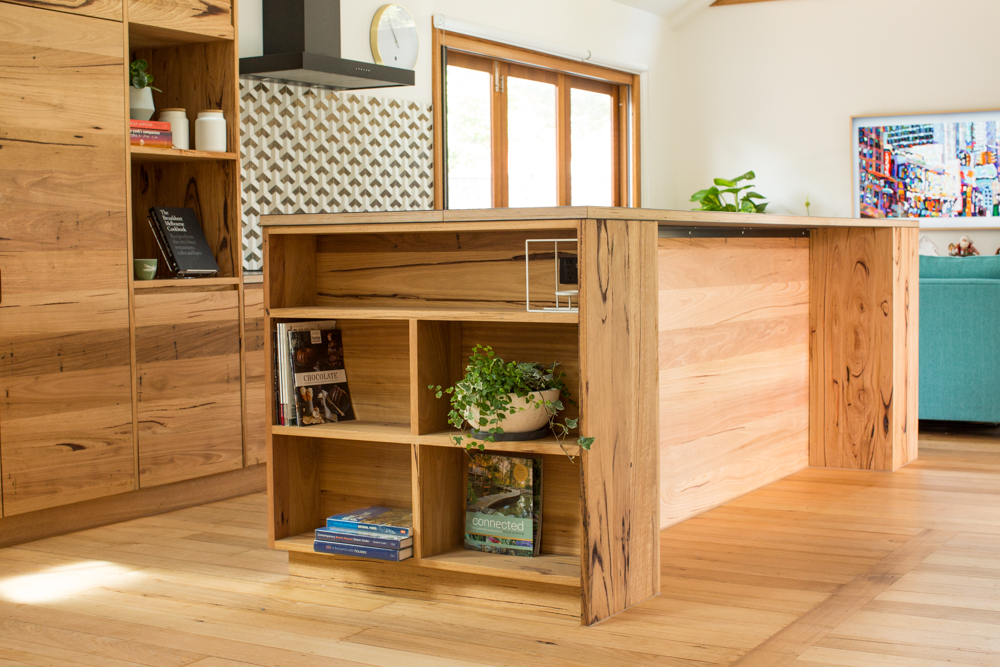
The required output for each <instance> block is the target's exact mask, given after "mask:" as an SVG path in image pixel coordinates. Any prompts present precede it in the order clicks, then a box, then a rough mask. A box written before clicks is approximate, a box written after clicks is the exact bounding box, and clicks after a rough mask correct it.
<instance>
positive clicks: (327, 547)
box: [313, 540, 413, 561]
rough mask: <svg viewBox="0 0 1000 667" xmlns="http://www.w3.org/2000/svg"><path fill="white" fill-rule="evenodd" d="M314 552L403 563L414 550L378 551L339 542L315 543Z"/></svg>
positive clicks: (373, 548) (372, 548)
mask: <svg viewBox="0 0 1000 667" xmlns="http://www.w3.org/2000/svg"><path fill="white" fill-rule="evenodd" d="M313 551H315V552H316V553H321V554H336V555H338V556H357V557H359V558H374V559H375V560H389V561H401V560H404V559H406V558H409V557H410V554H412V553H413V550H412V549H403V550H401V551H396V550H395V549H376V548H375V547H365V546H360V545H356V544H338V543H337V542H320V541H319V540H317V541H315V542H313Z"/></svg>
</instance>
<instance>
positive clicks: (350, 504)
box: [298, 440, 413, 532]
mask: <svg viewBox="0 0 1000 667" xmlns="http://www.w3.org/2000/svg"><path fill="white" fill-rule="evenodd" d="M315 446H316V448H317V450H318V455H317V456H318V458H317V461H318V473H317V474H318V477H319V479H318V484H319V498H320V500H319V508H320V519H321V522H322V518H324V517H328V516H330V515H332V514H337V513H339V512H349V511H351V510H356V509H358V508H359V507H368V506H372V505H385V506H387V507H406V508H410V507H412V506H413V497H412V485H411V482H410V480H411V477H412V475H411V470H410V464H411V461H410V459H411V455H410V446H408V445H400V444H397V443H388V442H355V441H353V440H322V441H317V442H316V443H315ZM318 525H319V524H318V523H317V524H316V525H315V526H310V528H315V527H316V526H318ZM308 529H309V528H305V529H304V530H308ZM298 532H302V531H298Z"/></svg>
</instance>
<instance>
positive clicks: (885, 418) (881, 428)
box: [809, 228, 919, 471]
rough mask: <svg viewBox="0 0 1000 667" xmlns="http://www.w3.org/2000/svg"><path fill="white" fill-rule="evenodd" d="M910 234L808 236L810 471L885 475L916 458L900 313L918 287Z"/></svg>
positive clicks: (828, 232) (910, 332) (910, 369)
mask: <svg viewBox="0 0 1000 667" xmlns="http://www.w3.org/2000/svg"><path fill="white" fill-rule="evenodd" d="M912 234H913V233H912V231H911V230H906V231H905V232H904V231H903V230H893V229H863V228H859V229H822V230H816V231H815V232H814V233H813V235H812V237H811V269H810V274H811V287H812V290H811V293H810V298H811V301H812V306H811V309H810V336H811V354H812V368H811V380H810V392H811V395H812V401H811V414H810V455H809V462H810V465H813V466H824V467H832V468H850V469H862V470H882V471H894V470H896V469H898V468H899V467H900V466H902V465H904V464H905V463H907V462H908V461H909V460H911V458H910V457H911V456H914V457H915V456H916V452H915V449H916V445H915V443H914V439H915V437H916V416H915V415H914V413H913V410H912V406H913V394H915V392H916V386H915V384H914V382H915V378H916V372H917V369H916V366H917V356H916V354H915V353H914V352H913V351H912V349H909V348H908V347H906V345H905V344H906V343H914V344H915V343H916V327H914V326H909V325H908V324H907V322H915V321H916V320H913V319H912V317H913V314H912V313H909V314H907V313H906V311H907V303H908V301H911V300H913V301H915V299H913V297H914V295H915V292H916V289H917V288H915V287H914V286H915V285H916V284H917V283H918V276H917V272H918V266H919V264H918V263H917V262H916V259H915V255H914V253H915V248H914V243H915V242H916V241H915V240H914V239H913V238H911V236H912ZM915 305H916V304H914V303H912V302H911V303H910V307H911V308H912V307H914V306H915ZM896 311H902V312H900V313H899V315H898V316H897V312H896ZM908 318H910V319H908ZM897 329H899V330H898V331H897ZM897 381H898V382H900V383H901V385H900V386H897ZM897 391H898V393H897ZM897 452H898V455H897Z"/></svg>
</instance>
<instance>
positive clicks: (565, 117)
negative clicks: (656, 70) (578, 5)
mask: <svg viewBox="0 0 1000 667" xmlns="http://www.w3.org/2000/svg"><path fill="white" fill-rule="evenodd" d="M434 41H435V44H434V115H435V118H434V121H435V122H434V139H435V141H434V153H435V161H434V171H435V179H434V181H435V185H434V187H435V206H436V208H439V209H442V208H449V209H466V208H507V207H511V208H523V207H536V206H638V205H639V194H640V193H639V148H638V147H639V142H638V138H639V113H638V106H639V105H638V100H639V77H638V76H637V75H633V74H630V73H626V72H620V71H617V70H612V69H608V68H605V67H599V66H596V65H592V64H589V63H581V62H577V61H573V60H566V59H563V58H558V57H555V56H550V55H546V54H543V53H538V52H534V51H528V50H526V49H521V48H517V47H512V46H507V45H503V44H498V43H496V42H489V41H485V40H481V39H477V38H473V37H468V36H465V35H460V34H456V33H450V32H446V31H442V30H435V34H434Z"/></svg>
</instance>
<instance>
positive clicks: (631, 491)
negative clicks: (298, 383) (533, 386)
mask: <svg viewBox="0 0 1000 667" xmlns="http://www.w3.org/2000/svg"><path fill="white" fill-rule="evenodd" d="M374 217H375V218H376V219H377V217H378V216H377V215H375V216H374ZM336 218H337V216H330V219H331V221H334V220H336ZM276 219H280V218H271V219H270V220H276ZM291 219H292V220H294V216H291ZM348 219H350V218H348ZM531 238H538V239H550V238H561V239H563V238H570V239H578V240H579V251H578V261H579V266H580V269H579V271H580V280H581V284H580V290H581V297H580V298H581V304H582V306H581V310H580V312H579V313H576V312H562V313H555V312H542V313H529V312H525V309H524V305H523V300H524V280H525V271H526V269H525V260H524V257H525V254H524V253H525V240H526V239H531ZM264 246H265V284H264V301H265V307H266V313H267V314H266V318H265V331H267V332H273V327H274V323H275V322H276V321H279V320H286V321H287V320H300V319H303V318H304V319H336V320H337V323H338V328H340V329H341V330H342V331H343V341H344V350H345V363H346V367H347V372H348V378H349V380H348V381H349V383H350V389H351V395H352V398H353V400H354V409H355V414H356V417H357V421H352V422H342V423H337V424H327V425H322V426H315V427H287V426H275V425H273V424H274V418H273V398H272V400H269V415H270V419H269V425H268V436H267V442H268V452H269V461H270V467H269V486H268V488H269V497H270V505H271V513H270V517H271V523H270V535H271V540H272V544H273V546H274V547H275V548H278V549H284V550H287V551H289V562H290V563H291V566H292V571H293V573H297V574H302V575H304V576H320V577H329V578H330V579H331V580H335V581H336V582H337V583H338V585H345V586H349V587H361V588H368V589H375V590H383V591H394V592H396V593H401V594H404V595H419V596H430V597H435V598H448V597H461V596H473V597H476V598H478V599H480V600H482V603H483V604H487V605H518V606H524V605H528V606H535V607H538V608H544V609H546V610H547V613H552V614H563V615H569V616H573V617H576V618H582V619H583V620H584V622H585V623H588V624H589V623H594V622H597V621H600V620H602V619H604V618H607V617H608V616H610V615H612V614H614V613H617V612H619V611H621V610H623V609H625V608H627V607H629V606H631V605H633V604H635V603H637V602H639V601H641V600H643V599H646V598H648V597H650V596H652V595H655V594H656V593H657V592H658V591H659V549H658V546H657V545H658V540H657V535H658V531H659V518H658V503H657V479H658V464H657V460H658V452H659V450H658V448H657V447H656V431H657V421H656V411H655V405H656V376H655V357H656V344H655V336H656V230H655V226H654V225H642V224H637V223H632V222H628V221H600V222H598V221H594V220H582V221H581V220H579V219H556V220H543V221H532V222H527V223H523V224H508V223H497V224H495V225H492V224H485V225H484V224H481V223H472V224H461V223H458V224H456V225H452V226H447V227H445V228H440V227H436V226H434V225H424V224H420V223H416V224H400V225H373V226H371V227H366V226H364V225H344V226H340V225H337V224H318V225H316V226H297V225H295V226H283V225H269V226H267V227H266V228H265V236H264ZM552 266H553V253H552V250H551V248H550V249H549V250H548V251H547V252H539V253H537V254H533V255H532V257H531V261H530V262H529V268H528V272H529V274H530V276H531V280H532V282H533V284H534V286H535V287H537V288H538V293H539V294H541V293H542V291H543V290H544V284H545V281H546V279H548V280H549V281H551V278H552ZM549 295H550V299H548V302H551V296H552V293H551V289H550V290H549ZM545 302H546V300H545V299H542V298H539V303H540V305H541V304H544V303H545ZM267 344H268V346H269V347H270V346H271V345H272V344H273V343H272V335H271V334H270V333H269V335H268V337H267ZM475 344H483V345H490V346H492V347H493V348H494V349H495V350H496V352H497V353H498V354H499V355H500V356H501V357H503V358H504V359H507V360H521V361H529V360H545V361H549V362H551V361H553V360H557V361H559V362H560V363H561V364H562V367H561V368H562V370H563V371H564V372H565V373H566V375H567V378H566V383H567V387H568V388H569V389H570V391H571V392H572V394H573V397H574V398H575V399H577V400H578V402H579V408H576V407H570V408H569V409H568V413H567V416H571V417H572V416H577V414H578V415H579V417H580V418H581V425H582V426H581V428H582V432H583V433H584V434H586V435H590V436H594V437H595V438H597V442H596V444H595V445H594V449H593V450H592V451H591V452H590V453H589V454H583V455H581V452H580V451H579V448H578V447H577V446H575V445H572V446H570V445H567V446H566V451H564V450H563V449H562V448H561V446H560V445H559V443H558V442H557V441H556V440H555V439H554V438H551V437H550V438H548V439H543V440H537V441H532V442H505V443H496V444H495V445H492V446H491V447H492V449H494V450H496V451H504V452H522V453H526V454H532V455H537V456H541V457H542V458H543V459H544V473H543V480H544V481H543V494H544V496H543V522H542V525H543V528H542V530H543V537H542V555H541V556H539V557H536V558H519V557H514V556H503V555H496V554H482V553H478V552H471V551H465V550H464V549H463V548H462V540H463V526H464V521H465V519H464V517H465V506H464V502H463V499H464V496H465V487H466V481H465V459H466V454H465V452H464V449H463V448H460V447H456V446H455V444H454V443H453V442H452V440H451V436H453V435H454V434H455V433H456V431H454V430H453V429H452V428H451V427H450V426H449V425H448V423H447V413H448V411H449V409H450V407H449V405H448V402H447V401H446V400H441V399H437V398H436V397H435V396H434V392H433V391H431V390H429V389H428V385H430V384H434V385H437V384H441V385H450V384H453V383H454V382H456V381H457V380H459V379H460V378H461V377H462V375H463V373H464V367H465V359H466V358H467V357H468V355H469V352H470V350H471V348H472V347H473V346H474V345H475ZM267 358H268V359H269V360H270V359H271V358H272V355H271V354H270V353H268V355H267ZM649 369H653V371H652V372H651V371H650V370H649ZM268 377H273V370H271V371H268ZM567 453H568V454H569V455H572V456H573V457H574V459H573V460H572V461H571V460H570V458H569V457H568V456H567ZM372 504H387V505H392V506H397V507H407V508H412V510H413V513H414V525H415V551H414V553H415V556H414V558H413V559H412V560H409V561H404V562H402V563H398V564H385V563H378V562H369V561H363V560H358V559H352V558H341V557H337V556H330V555H326V554H315V553H313V552H312V531H313V530H314V529H315V528H317V527H318V526H321V525H323V521H324V519H325V517H327V516H329V515H331V514H334V513H336V512H341V511H347V510H350V509H357V508H358V507H363V506H367V505H372Z"/></svg>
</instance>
